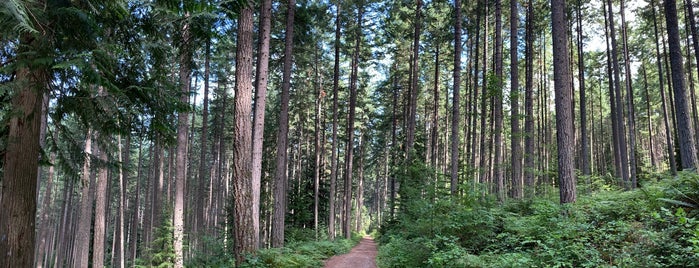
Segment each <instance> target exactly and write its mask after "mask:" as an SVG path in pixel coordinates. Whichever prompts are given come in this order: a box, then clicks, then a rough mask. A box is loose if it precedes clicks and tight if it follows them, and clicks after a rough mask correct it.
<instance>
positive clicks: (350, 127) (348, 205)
mask: <svg viewBox="0 0 699 268" xmlns="http://www.w3.org/2000/svg"><path fill="white" fill-rule="evenodd" d="M418 1H419V0H418ZM363 15H364V7H362V6H359V7H357V25H356V27H357V28H356V32H355V42H354V51H353V53H352V64H351V68H352V70H351V72H350V86H349V87H350V88H349V89H350V95H349V98H350V102H349V117H348V119H347V151H346V152H347V154H346V155H347V156H346V158H345V168H346V169H345V187H344V190H345V201H344V203H345V210H344V217H343V218H342V234H343V235H344V236H345V238H346V239H350V238H352V229H351V227H350V223H351V222H352V220H351V218H352V216H351V215H352V214H351V213H352V175H353V168H354V166H353V162H354V119H355V110H356V106H357V80H358V73H359V70H358V67H359V44H360V43H361V40H362V37H361V36H362V18H363ZM357 209H359V208H357Z"/></svg>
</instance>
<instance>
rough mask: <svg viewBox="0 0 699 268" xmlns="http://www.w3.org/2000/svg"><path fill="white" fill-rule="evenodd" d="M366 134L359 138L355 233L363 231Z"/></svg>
mask: <svg viewBox="0 0 699 268" xmlns="http://www.w3.org/2000/svg"><path fill="white" fill-rule="evenodd" d="M365 135H366V134H365V133H361V136H360V137H359V160H358V161H359V163H357V169H358V170H357V177H358V179H359V181H358V182H357V210H355V216H354V218H355V220H356V223H355V225H354V231H355V232H357V233H359V232H361V231H362V208H363V207H364V151H365V149H366V144H365V143H366V136H365Z"/></svg>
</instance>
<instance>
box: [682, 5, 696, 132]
mask: <svg viewBox="0 0 699 268" xmlns="http://www.w3.org/2000/svg"><path fill="white" fill-rule="evenodd" d="M684 3H685V4H684V5H685V7H686V9H687V13H685V16H686V17H687V19H688V20H689V21H688V22H687V24H689V26H690V30H691V35H692V48H693V49H694V59H695V60H696V61H695V63H696V68H697V71H699V34H698V33H697V18H696V17H694V5H693V4H692V0H685V1H684ZM689 51H690V49H689V48H688V49H687V53H689ZM688 56H689V55H688ZM687 61H688V62H691V60H687ZM690 65H691V64H690ZM690 68H691V67H690ZM692 73H693V71H692V70H690V72H689V74H690V77H689V78H690V79H689V82H690V86H692V89H691V95H692V98H691V100H692V101H691V104H692V118H693V119H694V135H695V142H696V139H697V136H696V135H699V114H698V113H699V112H698V111H697V103H696V99H695V97H696V96H695V92H694V87H693V85H694V82H693V79H692ZM697 75H699V73H697Z"/></svg>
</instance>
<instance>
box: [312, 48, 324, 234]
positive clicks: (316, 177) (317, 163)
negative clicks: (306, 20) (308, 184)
mask: <svg viewBox="0 0 699 268" xmlns="http://www.w3.org/2000/svg"><path fill="white" fill-rule="evenodd" d="M318 49H319V48H318V46H317V45H315V46H314V50H313V52H314V61H315V66H314V72H315V79H314V80H315V86H316V93H317V95H316V103H315V105H316V107H315V114H316V118H315V126H314V134H315V135H314V139H315V140H314V141H315V145H314V147H315V149H314V151H315V159H314V168H313V229H314V230H315V238H316V240H318V207H319V206H320V204H319V202H320V196H319V195H320V171H321V161H322V157H321V155H322V153H321V152H322V151H323V148H322V147H321V136H320V135H321V127H320V121H321V117H322V115H323V111H322V110H321V107H322V104H323V97H325V91H323V87H322V85H321V83H320V82H321V81H320V74H319V70H318V68H319V67H318V65H319V64H320V63H319V59H318Z"/></svg>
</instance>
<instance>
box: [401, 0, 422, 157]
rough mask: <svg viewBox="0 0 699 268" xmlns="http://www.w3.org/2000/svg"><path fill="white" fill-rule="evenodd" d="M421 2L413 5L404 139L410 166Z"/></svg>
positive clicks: (416, 87)
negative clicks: (411, 49) (412, 28)
mask: <svg viewBox="0 0 699 268" xmlns="http://www.w3.org/2000/svg"><path fill="white" fill-rule="evenodd" d="M421 17H422V0H416V5H415V23H414V28H415V33H414V35H413V54H412V59H411V63H410V64H411V68H412V72H411V81H410V105H409V112H408V132H407V138H406V147H405V148H406V150H405V153H406V157H407V159H408V164H410V159H411V156H410V155H411V154H412V153H413V146H414V144H415V120H416V117H417V100H418V98H417V95H418V94H419V90H418V76H419V73H420V72H419V71H418V70H419V66H418V63H419V61H418V58H419V55H420V28H421V27H420V26H421V25H422V19H421Z"/></svg>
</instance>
